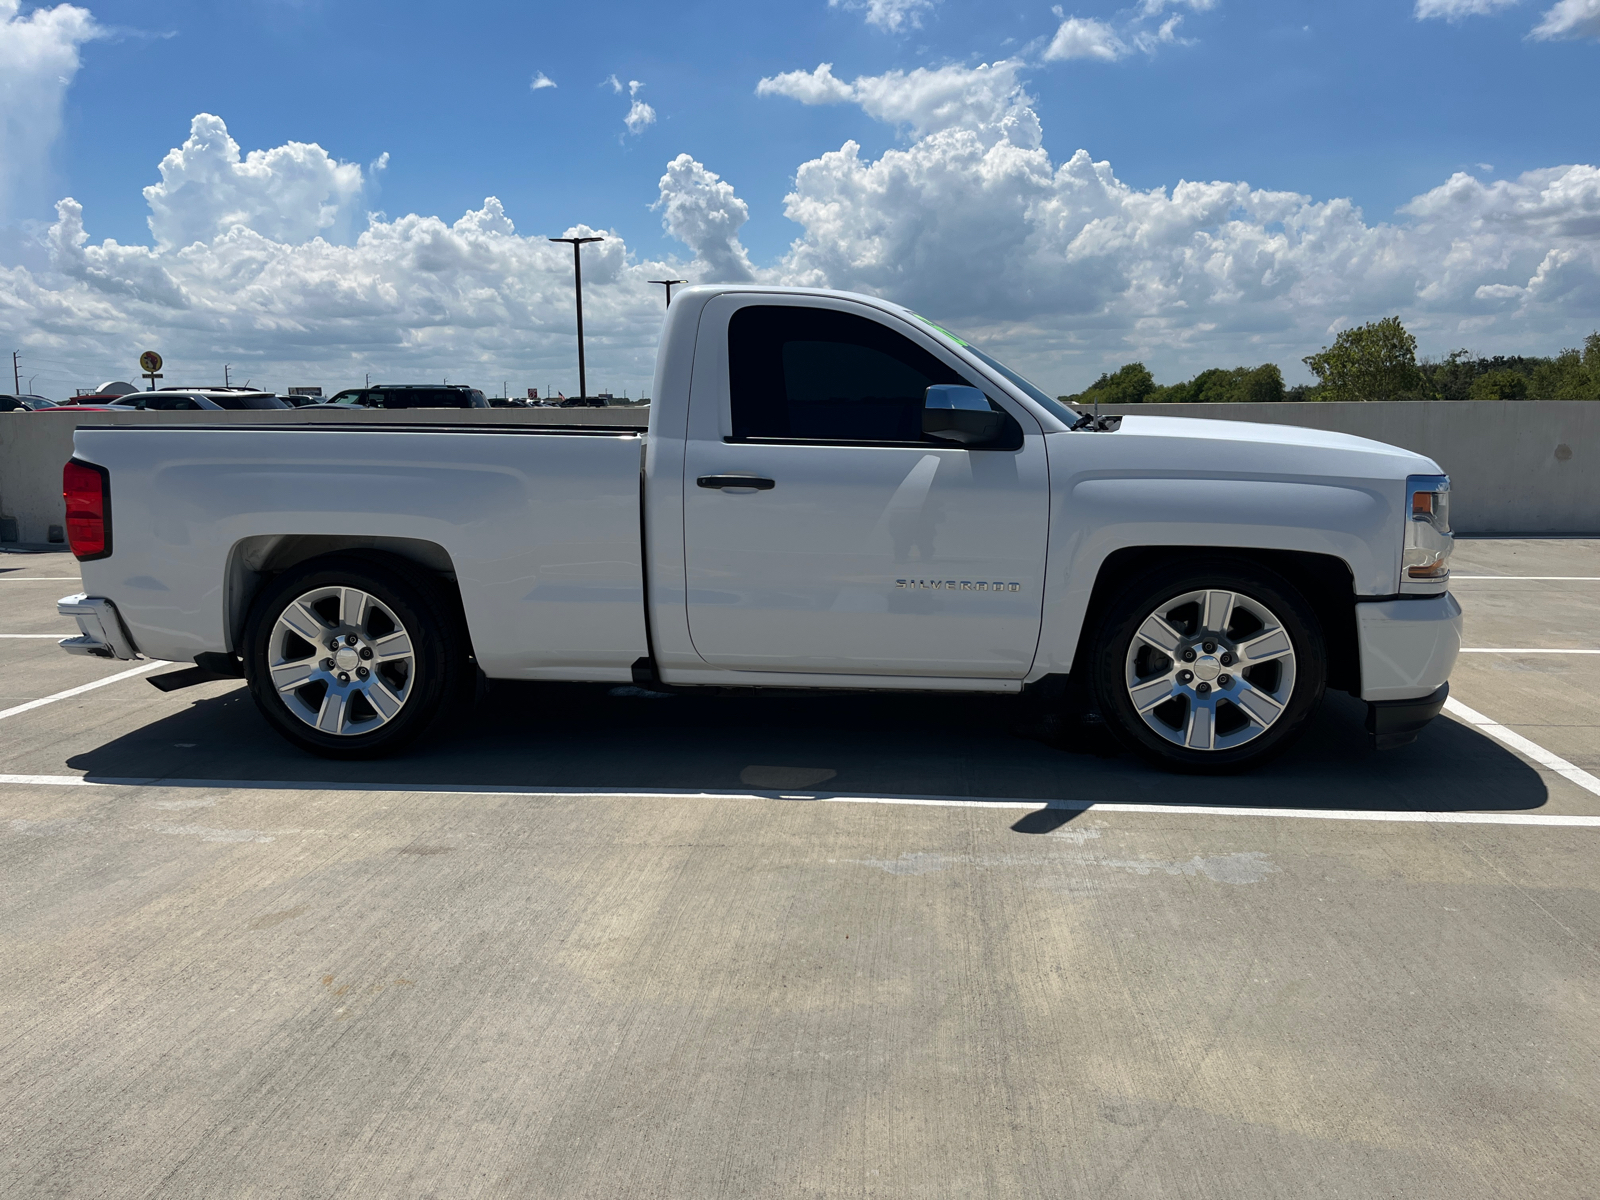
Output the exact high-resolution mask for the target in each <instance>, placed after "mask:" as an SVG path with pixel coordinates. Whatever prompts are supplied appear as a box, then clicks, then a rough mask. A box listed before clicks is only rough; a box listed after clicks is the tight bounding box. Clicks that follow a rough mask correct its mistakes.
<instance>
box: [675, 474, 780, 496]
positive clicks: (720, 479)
mask: <svg viewBox="0 0 1600 1200" xmlns="http://www.w3.org/2000/svg"><path fill="white" fill-rule="evenodd" d="M695 482H696V483H697V484H699V485H700V486H701V487H703V488H750V489H751V490H752V491H757V492H770V491H771V490H772V489H773V488H775V487H777V486H778V484H777V481H776V480H773V479H763V478H761V476H759V475H702V476H700V478H699V479H696V480H695Z"/></svg>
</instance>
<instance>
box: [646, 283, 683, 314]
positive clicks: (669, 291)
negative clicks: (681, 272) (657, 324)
mask: <svg viewBox="0 0 1600 1200" xmlns="http://www.w3.org/2000/svg"><path fill="white" fill-rule="evenodd" d="M650 282H651V283H659V284H661V285H662V286H663V287H665V288H666V289H667V307H668V308H671V307H672V285H673V284H675V283H688V282H689V281H688V280H687V279H652V280H650Z"/></svg>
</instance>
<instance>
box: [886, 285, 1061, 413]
mask: <svg viewBox="0 0 1600 1200" xmlns="http://www.w3.org/2000/svg"><path fill="white" fill-rule="evenodd" d="M912 315H913V316H915V317H916V318H917V320H919V321H921V322H922V323H923V324H924V325H927V326H928V327H929V328H931V329H936V330H938V331H939V332H940V333H942V334H944V336H945V337H947V338H949V339H950V340H951V341H952V342H954V343H955V344H956V345H958V346H960V347H961V348H962V349H963V350H966V351H967V352H968V353H969V354H972V355H974V356H976V357H977V359H978V361H979V362H981V363H983V364H984V365H985V366H987V367H991V368H993V369H994V370H995V371H997V372H999V373H1000V374H1001V375H1002V376H1004V377H1005V379H1006V380H1007V381H1008V382H1010V383H1012V384H1015V385H1016V386H1017V387H1018V388H1020V389H1021V390H1022V391H1024V392H1026V393H1027V395H1028V398H1029V399H1030V400H1033V401H1035V402H1036V403H1037V404H1038V405H1039V406H1040V407H1041V408H1043V409H1044V410H1045V412H1047V413H1049V414H1050V415H1051V416H1053V417H1055V418H1056V419H1057V420H1059V421H1063V422H1065V423H1066V424H1068V425H1071V424H1072V423H1073V422H1074V421H1076V420H1077V419H1078V416H1079V414H1078V413H1077V412H1074V411H1073V409H1072V408H1071V407H1069V406H1068V405H1065V404H1063V403H1061V401H1059V400H1057V399H1056V398H1055V397H1054V396H1051V395H1049V394H1047V393H1046V392H1045V390H1044V389H1043V388H1041V387H1040V386H1039V385H1038V384H1036V383H1032V382H1030V381H1029V380H1027V379H1025V378H1023V377H1022V376H1021V375H1018V374H1017V373H1016V372H1015V371H1013V370H1012V369H1011V368H1010V367H1008V366H1006V365H1005V363H1003V362H1001V361H1000V360H999V359H997V358H995V357H993V356H992V355H988V354H985V353H984V352H983V351H982V350H980V349H978V348H977V347H976V346H974V345H973V344H972V343H971V342H969V341H967V339H966V338H964V337H961V336H960V335H959V334H954V333H951V332H950V331H949V330H948V329H946V328H944V326H942V325H935V324H934V323H933V322H932V321H930V320H928V318H927V317H925V316H923V315H922V314H920V313H913V314H912Z"/></svg>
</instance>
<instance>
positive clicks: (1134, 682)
mask: <svg viewBox="0 0 1600 1200" xmlns="http://www.w3.org/2000/svg"><path fill="white" fill-rule="evenodd" d="M1195 594H1199V598H1198V599H1196V598H1194V596H1195ZM1224 594H1226V595H1228V596H1231V597H1233V599H1231V600H1228V601H1223V600H1221V599H1213V600H1209V601H1208V599H1207V597H1212V596H1215V597H1221V596H1222V595H1224ZM1175 602H1180V603H1175ZM1191 613H1192V614H1193V616H1192V617H1191V616H1190V615H1189V614H1191ZM1213 613H1221V614H1223V615H1221V616H1216V615H1212V616H1208V615H1207V614H1213ZM1262 614H1266V616H1267V617H1269V618H1275V619H1276V620H1275V622H1273V621H1270V620H1262V619H1261V618H1262ZM1158 617H1159V618H1160V619H1161V621H1162V622H1163V623H1165V628H1164V629H1163V628H1162V625H1161V624H1155V623H1153V622H1155V620H1156V618H1158ZM1208 621H1209V622H1210V625H1208V624H1207V622H1208ZM1218 621H1222V622H1225V623H1227V629H1226V630H1225V631H1224V632H1222V633H1217V632H1216V631H1215V630H1214V629H1213V630H1212V636H1211V638H1210V639H1209V640H1206V631H1207V629H1208V628H1210V627H1211V626H1214V625H1215V624H1216V623H1217V622H1218ZM1147 622H1151V623H1150V624H1147ZM1253 622H1254V623H1255V625H1254V628H1252V623H1253ZM1141 629H1144V630H1145V632H1146V634H1148V635H1150V637H1153V638H1154V639H1155V640H1156V641H1162V642H1165V641H1169V640H1172V634H1174V633H1175V634H1177V635H1178V637H1177V639H1176V641H1175V642H1174V653H1173V654H1171V655H1168V654H1166V653H1165V652H1164V651H1163V650H1162V649H1161V648H1159V647H1158V646H1157V645H1155V644H1153V643H1152V641H1150V640H1149V638H1147V637H1144V636H1141V634H1140V631H1141ZM1279 630H1281V633H1282V635H1283V638H1279V637H1278V634H1277V631H1279ZM1169 631H1170V632H1169ZM1136 639H1137V641H1136ZM1284 639H1286V640H1287V642H1288V644H1289V652H1288V653H1282V652H1281V643H1282V641H1283V640H1284ZM1207 646H1212V647H1214V650H1212V651H1207V650H1206V647H1207ZM1253 653H1254V654H1256V655H1259V657H1260V659H1261V661H1250V660H1251V659H1252V654H1253ZM1185 654H1192V655H1194V656H1195V658H1194V660H1193V661H1192V662H1191V661H1186V660H1185V659H1184V657H1183V656H1184V655H1185ZM1273 656H1275V657H1273ZM1085 659H1086V662H1087V665H1088V667H1089V673H1090V687H1091V690H1092V693H1093V696H1094V701H1095V705H1096V707H1097V708H1098V709H1099V711H1100V713H1101V715H1102V716H1104V717H1105V719H1106V723H1107V724H1108V725H1109V726H1110V727H1111V729H1112V731H1113V732H1114V733H1115V734H1116V736H1117V738H1118V740H1120V741H1121V742H1123V743H1124V744H1125V745H1126V746H1128V748H1129V749H1131V750H1133V751H1135V752H1136V753H1138V754H1140V755H1142V756H1143V757H1144V758H1146V759H1148V760H1149V761H1151V762H1154V763H1155V764H1157V765H1158V766H1161V767H1163V768H1165V769H1166V770H1169V771H1179V772H1184V773H1187V774H1197V775H1213V774H1215V775H1221V774H1230V773H1234V772H1238V771H1244V770H1249V769H1250V768H1252V767H1255V766H1259V765H1260V764H1261V763H1262V762H1265V761H1266V760H1267V759H1269V758H1271V757H1272V756H1273V755H1275V754H1277V753H1279V752H1281V751H1282V750H1283V749H1284V748H1285V747H1286V746H1288V745H1289V744H1290V743H1291V742H1292V741H1293V740H1294V739H1295V738H1296V737H1297V736H1299V734H1300V733H1301V732H1303V730H1304V728H1305V725H1306V722H1307V721H1309V720H1310V718H1311V715H1312V713H1313V712H1315V711H1316V708H1317V705H1318V703H1319V702H1320V701H1321V699H1322V693H1323V688H1324V686H1325V684H1326V680H1327V652H1326V648H1325V643H1324V641H1323V635H1322V628H1321V625H1320V624H1319V623H1318V621H1317V617H1316V613H1315V612H1314V611H1313V610H1312V608H1311V606H1310V605H1309V604H1307V603H1306V601H1305V598H1304V597H1303V596H1302V595H1301V594H1300V593H1299V591H1298V590H1296V588H1295V587H1294V585H1293V584H1291V583H1290V582H1289V581H1288V580H1286V579H1284V578H1283V576H1281V575H1279V574H1278V573H1277V572H1275V571H1271V570H1269V569H1267V568H1265V567H1262V566H1260V565H1258V564H1256V563H1252V562H1249V561H1246V560H1240V559H1228V558H1221V557H1215V558H1204V559H1201V558H1194V559H1189V560H1187V561H1182V562H1178V563H1174V564H1172V565H1170V566H1165V567H1161V568H1158V569H1156V570H1152V571H1149V572H1147V573H1145V574H1143V575H1140V576H1139V577H1137V578H1135V579H1133V580H1131V581H1130V582H1128V583H1127V584H1126V585H1124V586H1123V587H1121V588H1120V589H1118V591H1117V593H1116V594H1115V595H1114V596H1113V597H1112V598H1111V600H1110V602H1109V603H1108V604H1107V606H1106V607H1105V609H1104V610H1103V612H1102V615H1101V616H1100V618H1099V620H1098V621H1097V622H1096V623H1095V626H1094V628H1093V630H1092V631H1091V636H1090V640H1089V642H1088V643H1087V645H1086V647H1085ZM1241 664H1243V665H1241ZM1218 671H1220V672H1221V674H1218V673H1217V672H1218ZM1184 675H1188V676H1189V679H1188V680H1187V681H1185V680H1184V679H1183V676H1184ZM1207 676H1209V677H1210V679H1212V680H1215V682H1207ZM1135 689H1138V690H1139V698H1140V701H1141V703H1139V704H1136V702H1135V699H1134V691H1135ZM1164 689H1165V690H1164ZM1202 693H1203V694H1202ZM1163 695H1166V696H1167V699H1164V700H1163V699H1162V696H1163ZM1141 706H1142V707H1143V708H1144V713H1143V714H1141V712H1140V708H1141ZM1208 711H1209V716H1208V715H1207V713H1208ZM1208 739H1209V743H1210V745H1211V747H1213V748H1205V747H1206V746H1207V742H1208Z"/></svg>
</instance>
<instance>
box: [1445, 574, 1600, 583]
mask: <svg viewBox="0 0 1600 1200" xmlns="http://www.w3.org/2000/svg"><path fill="white" fill-rule="evenodd" d="M1460 579H1498V580H1500V581H1502V582H1505V581H1507V580H1510V581H1512V582H1515V583H1554V582H1568V583H1600V575H1452V576H1450V582H1451V583H1455V582H1456V581H1457V580H1460Z"/></svg>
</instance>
